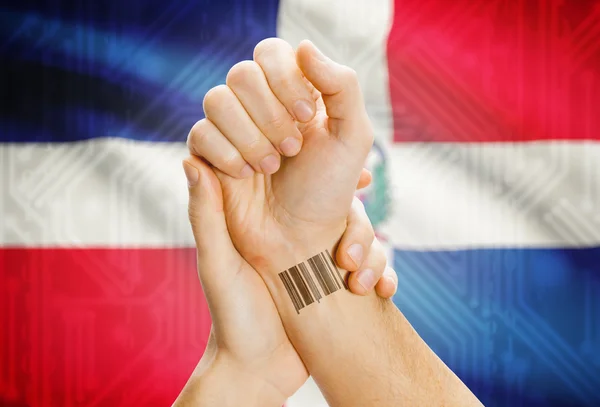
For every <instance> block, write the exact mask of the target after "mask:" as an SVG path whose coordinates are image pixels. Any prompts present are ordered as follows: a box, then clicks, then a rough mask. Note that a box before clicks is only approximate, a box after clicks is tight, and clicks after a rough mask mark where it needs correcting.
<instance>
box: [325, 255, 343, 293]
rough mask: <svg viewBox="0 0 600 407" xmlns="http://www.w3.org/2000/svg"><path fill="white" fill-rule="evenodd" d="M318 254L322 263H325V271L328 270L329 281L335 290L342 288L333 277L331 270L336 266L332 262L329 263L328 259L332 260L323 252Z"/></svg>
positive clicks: (333, 273)
mask: <svg viewBox="0 0 600 407" xmlns="http://www.w3.org/2000/svg"><path fill="white" fill-rule="evenodd" d="M320 256H321V257H322V258H323V263H325V267H327V271H328V272H329V275H330V276H331V281H332V282H333V284H334V285H335V288H336V290H339V289H340V288H342V286H341V285H340V283H339V282H338V281H337V279H336V278H335V272H334V271H333V270H334V269H335V268H336V267H335V265H334V264H329V263H330V261H333V260H332V259H331V257H328V256H327V255H326V254H325V253H320Z"/></svg>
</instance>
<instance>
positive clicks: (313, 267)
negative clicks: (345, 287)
mask: <svg viewBox="0 0 600 407" xmlns="http://www.w3.org/2000/svg"><path fill="white" fill-rule="evenodd" d="M308 265H309V266H310V269H311V270H313V273H314V274H315V276H316V277H317V281H318V282H319V285H320V286H321V289H322V290H323V295H325V296H327V295H329V294H331V291H329V287H327V284H326V283H325V280H324V279H323V276H322V275H321V274H319V273H315V272H314V270H317V269H318V268H319V267H318V266H317V263H316V261H315V259H314V257H311V258H310V259H308Z"/></svg>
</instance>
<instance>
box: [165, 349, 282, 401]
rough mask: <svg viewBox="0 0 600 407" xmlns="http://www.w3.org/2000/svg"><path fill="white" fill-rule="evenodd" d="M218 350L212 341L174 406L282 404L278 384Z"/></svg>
mask: <svg viewBox="0 0 600 407" xmlns="http://www.w3.org/2000/svg"><path fill="white" fill-rule="evenodd" d="M216 352H217V351H216V349H215V348H214V347H213V346H211V344H210V343H209V345H208V346H207V349H206V351H205V353H204V355H203V356H202V360H201V361H200V363H199V364H198V366H196V369H195V370H194V372H193V373H192V375H191V377H190V379H189V380H188V382H187V383H186V385H185V387H184V388H183V390H182V391H181V394H179V397H177V400H176V401H175V403H174V404H173V407H212V406H223V407H239V406H249V407H252V406H257V407H259V406H260V407H263V406H264V407H281V405H282V404H283V403H284V401H285V400H284V399H283V397H282V396H281V394H279V393H278V392H277V391H276V390H275V389H274V388H272V387H271V386H270V385H268V384H267V383H264V382H263V381H262V380H260V379H258V378H257V377H256V376H255V375H252V374H251V373H250V372H247V371H245V370H244V369H243V368H240V366H238V365H237V364H235V363H232V362H231V361H229V360H227V358H223V357H219V355H217V353H216Z"/></svg>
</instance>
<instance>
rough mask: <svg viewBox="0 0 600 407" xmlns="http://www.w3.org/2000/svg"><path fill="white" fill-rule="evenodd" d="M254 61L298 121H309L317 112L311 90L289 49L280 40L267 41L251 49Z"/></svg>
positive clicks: (288, 45) (270, 39) (289, 46)
mask: <svg viewBox="0 0 600 407" xmlns="http://www.w3.org/2000/svg"><path fill="white" fill-rule="evenodd" d="M254 60H255V61H256V62H257V63H258V64H259V65H260V67H261V68H262V70H263V71H264V73H265V76H266V78H267V81H268V83H269V86H270V87H271V90H272V91H273V93H274V94H275V96H277V98H278V99H279V100H280V101H281V103H282V104H283V105H284V106H285V107H286V109H287V110H288V112H290V114H291V115H292V116H294V118H295V119H296V120H297V121H299V122H303V123H306V122H308V121H310V120H312V118H313V117H314V116H315V112H316V107H315V102H314V99H313V95H312V94H313V92H312V91H313V89H312V88H311V86H307V83H306V82H305V80H304V77H303V74H302V71H300V69H299V68H298V64H297V62H296V53H295V52H294V49H293V48H292V46H291V45H290V44H288V43H287V42H286V41H284V40H282V39H279V38H267V39H265V40H262V41H261V42H259V43H258V45H256V47H255V48H254Z"/></svg>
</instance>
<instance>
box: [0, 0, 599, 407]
mask: <svg viewBox="0 0 600 407" xmlns="http://www.w3.org/2000/svg"><path fill="white" fill-rule="evenodd" d="M271 36H279V37H281V38H283V39H285V40H288V41H289V42H290V43H291V44H292V45H294V46H295V45H297V44H298V43H299V42H300V40H302V39H304V38H308V39H311V40H312V41H314V42H315V43H316V44H317V46H318V47H320V48H321V49H322V50H323V51H324V52H325V53H326V54H328V55H330V56H331V57H332V58H333V59H335V60H337V61H339V62H342V63H345V64H347V65H349V66H351V67H353V68H355V69H356V71H357V72H358V74H359V76H360V80H361V83H362V87H363V91H364V95H365V99H366V104H367V108H368V111H369V113H370V116H371V118H372V120H373V123H374V127H375V129H376V139H377V141H376V144H375V146H374V149H373V153H372V155H371V157H370V159H369V166H370V167H371V169H372V171H373V174H374V182H373V185H372V186H371V187H370V189H369V190H367V191H366V192H365V193H364V194H363V199H364V201H365V203H366V206H367V208H368V211H369V214H370V216H371V219H372V221H373V222H374V223H375V224H376V226H377V229H378V234H379V235H380V237H381V238H382V239H384V240H385V241H386V242H387V244H388V245H389V247H390V248H391V250H392V251H393V258H394V266H395V269H396V271H397V273H398V276H399V287H398V293H397V295H396V296H395V299H394V300H395V302H396V304H397V305H398V306H399V308H400V309H401V310H402V311H403V312H404V313H405V315H406V316H407V317H408V318H409V320H410V321H411V322H412V324H413V325H414V326H415V328H416V329H417V330H418V331H419V333H420V334H421V335H422V336H423V338H424V339H425V340H426V341H427V343H429V344H430V346H431V347H432V348H433V349H434V350H435V351H436V352H437V354H438V355H439V356H440V357H441V358H442V359H443V360H444V361H445V362H446V363H447V364H448V365H449V366H450V367H451V368H452V369H453V370H454V371H455V372H456V373H457V374H458V375H459V376H460V377H461V378H462V380H464V381H465V382H466V383H467V385H468V386H469V387H470V388H471V389H472V390H473V391H474V392H475V393H476V395H477V396H478V397H479V398H480V399H481V400H482V401H483V402H484V403H485V404H486V405H487V406H488V407H494V406H498V407H500V406H511V407H520V406H523V407H524V406H527V407H529V406H550V407H553V406H598V405H600V144H599V141H600V3H598V2H594V1H586V0H578V1H562V0H514V1H509V0H481V1H477V0H452V1H450V0H396V1H395V2H392V1H388V0H360V1H359V0H355V1H351V0H281V1H276V0H203V1H198V0H172V1H163V0H126V1H117V0H110V1H109V0H106V1H95V2H92V1H76V0H63V1H60V2H57V1H56V2H49V1H47V2H43V1H38V2H35V1H25V0H21V1H19V2H16V1H15V2H9V3H7V4H5V5H3V6H2V9H0V49H1V51H0V53H1V60H0V78H1V79H0V81H1V82H0V83H1V86H0V90H1V92H2V97H1V101H0V103H1V109H0V126H1V127H0V191H1V192H0V405H2V406H15V407H16V406H22V407H25V406H29V407H41V406H52V407H54V406H60V407H76V406H90V407H92V406H93V407H104V406H106V407H119V406H168V405H170V404H171V403H172V402H173V400H174V399H175V397H176V396H177V394H178V392H179V390H180V389H181V388H182V386H183V384H184V383H185V381H186V380H187V378H188V376H189V374H190V373H191V371H192V369H193V368H194V366H195V364H196V363H197V361H198V360H199V358H200V356H201V354H202V351H203V349H204V347H205V342H206V339H207V335H208V332H209V327H210V319H209V317H210V316H209V312H208V310H207V308H206V306H205V303H204V299H203V296H202V292H201V289H200V284H199V282H198V281H197V274H196V271H195V255H194V244H193V239H192V233H191V230H190V227H189V225H188V220H187V189H186V184H185V180H184V176H183V172H182V169H181V160H182V159H183V158H184V157H185V156H186V155H187V151H186V146H185V140H186V136H187V133H188V131H189V129H190V128H191V126H192V125H193V124H194V122H196V121H197V120H199V119H200V118H201V117H202V98H203V96H204V94H205V93H206V91H207V90H208V89H210V88H211V87H212V86H215V85H217V84H219V83H223V82H224V79H225V76H226V73H227V70H228V69H229V68H230V67H231V66H232V65H233V64H234V63H236V62H238V61H240V60H242V59H249V58H251V57H252V50H253V47H254V45H255V44H256V43H257V42H259V41H260V40H261V39H263V38H265V37H271ZM356 368H357V369H360V366H357V367H356ZM381 374H382V375H385V374H386V372H381ZM232 391H235V389H232ZM288 404H289V406H311V407H312V406H320V405H325V404H324V401H322V397H321V396H320V395H319V393H318V391H317V390H316V387H315V385H314V383H312V382H309V383H308V384H307V385H306V386H305V387H304V388H302V389H301V390H300V391H299V393H298V394H297V395H295V396H294V397H293V398H292V399H291V400H290V401H289V403H288Z"/></svg>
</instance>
